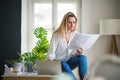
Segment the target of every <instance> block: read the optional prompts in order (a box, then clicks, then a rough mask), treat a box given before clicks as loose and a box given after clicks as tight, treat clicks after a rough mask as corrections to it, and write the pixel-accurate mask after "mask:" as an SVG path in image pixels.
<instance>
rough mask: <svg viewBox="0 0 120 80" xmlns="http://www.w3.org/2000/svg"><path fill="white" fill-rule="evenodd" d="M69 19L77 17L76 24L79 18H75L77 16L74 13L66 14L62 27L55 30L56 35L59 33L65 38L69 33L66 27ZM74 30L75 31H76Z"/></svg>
mask: <svg viewBox="0 0 120 80" xmlns="http://www.w3.org/2000/svg"><path fill="white" fill-rule="evenodd" d="M69 17H75V19H76V22H77V17H76V16H75V14H74V13H72V12H68V13H66V14H65V15H64V17H63V20H62V22H61V24H60V26H59V27H58V29H57V30H55V32H54V33H58V34H59V35H60V36H62V37H64V36H65V34H66V33H67V25H66V22H67V20H68V18H69ZM75 28H76V27H75ZM74 30H75V29H74Z"/></svg>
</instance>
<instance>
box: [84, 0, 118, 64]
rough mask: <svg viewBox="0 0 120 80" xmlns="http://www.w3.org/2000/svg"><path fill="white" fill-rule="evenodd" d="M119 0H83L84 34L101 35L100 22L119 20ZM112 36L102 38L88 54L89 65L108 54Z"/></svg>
mask: <svg viewBox="0 0 120 80" xmlns="http://www.w3.org/2000/svg"><path fill="white" fill-rule="evenodd" d="M118 1H119V0H82V33H99V20H101V19H116V18H119V10H118V9H119V8H118V4H119V3H118ZM110 37H111V36H100V38H99V39H98V40H97V42H96V43H95V44H94V46H93V47H92V48H91V49H90V50H89V51H87V52H86V54H87V57H88V64H89V65H91V63H92V62H93V61H95V60H96V59H97V57H100V56H102V55H104V54H107V53H108V50H109V43H110Z"/></svg>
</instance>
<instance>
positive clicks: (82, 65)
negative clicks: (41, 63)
mask: <svg viewBox="0 0 120 80" xmlns="http://www.w3.org/2000/svg"><path fill="white" fill-rule="evenodd" d="M61 65H62V71H63V72H65V73H67V74H69V75H70V76H71V78H73V79H72V80H77V78H76V77H75V75H74V73H73V72H72V70H73V69H75V68H76V67H78V71H79V76H80V80H83V78H84V76H85V74H86V72H87V70H88V69H87V57H86V56H85V55H77V56H74V57H71V58H70V60H68V61H67V62H66V61H61Z"/></svg>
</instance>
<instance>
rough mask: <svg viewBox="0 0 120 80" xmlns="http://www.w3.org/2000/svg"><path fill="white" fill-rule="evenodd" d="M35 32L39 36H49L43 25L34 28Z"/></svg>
mask: <svg viewBox="0 0 120 80" xmlns="http://www.w3.org/2000/svg"><path fill="white" fill-rule="evenodd" d="M34 34H35V36H36V37H37V38H46V37H47V30H46V29H44V28H43V27H38V28H36V29H35V30H34Z"/></svg>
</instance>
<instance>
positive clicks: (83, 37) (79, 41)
mask: <svg viewBox="0 0 120 80" xmlns="http://www.w3.org/2000/svg"><path fill="white" fill-rule="evenodd" d="M98 37H99V35H98V34H76V35H75V36H74V38H73V40H71V42H70V44H69V46H68V48H69V49H75V50H77V49H80V48H83V49H84V50H88V49H90V48H91V47H92V45H93V44H94V43H95V42H96V40H97V39H98Z"/></svg>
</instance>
